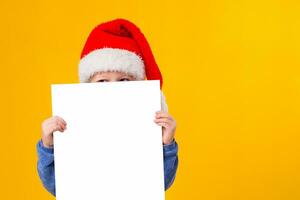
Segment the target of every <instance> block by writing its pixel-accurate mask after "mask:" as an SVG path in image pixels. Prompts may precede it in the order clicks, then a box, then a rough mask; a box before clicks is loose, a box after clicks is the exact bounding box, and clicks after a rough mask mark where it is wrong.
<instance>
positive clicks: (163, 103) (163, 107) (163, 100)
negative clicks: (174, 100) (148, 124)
mask: <svg viewBox="0 0 300 200" xmlns="http://www.w3.org/2000/svg"><path fill="white" fill-rule="evenodd" d="M160 94H161V110H162V111H164V112H168V105H167V102H166V97H165V95H164V93H163V92H162V91H161V92H160Z"/></svg>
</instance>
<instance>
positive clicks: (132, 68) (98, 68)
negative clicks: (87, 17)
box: [37, 19, 178, 196]
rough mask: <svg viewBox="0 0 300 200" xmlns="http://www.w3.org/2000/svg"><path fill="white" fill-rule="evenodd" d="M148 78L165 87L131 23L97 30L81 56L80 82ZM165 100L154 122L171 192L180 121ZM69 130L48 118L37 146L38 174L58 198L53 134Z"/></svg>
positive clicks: (120, 22)
mask: <svg viewBox="0 0 300 200" xmlns="http://www.w3.org/2000/svg"><path fill="white" fill-rule="evenodd" d="M145 78H147V79H148V80H160V84H161V85H160V86H161V87H162V83H163V82H162V76H161V73H160V71H159V68H158V66H157V64H156V62H155V60H154V57H153V55H152V52H151V49H150V46H149V44H148V42H147V41H146V39H145V37H144V35H143V34H142V33H141V32H140V30H139V28H138V27H136V26H135V25H134V24H133V23H131V22H129V21H127V20H124V19H116V20H113V21H109V22H106V23H102V24H100V25H98V26H97V27H96V28H94V30H93V31H92V32H91V33H90V35H89V37H88V39H87V41H86V44H85V46H84V48H83V51H82V54H81V59H80V63H79V79H80V82H110V81H134V80H145ZM161 97H162V111H157V112H156V113H153V115H154V114H155V119H154V122H155V123H156V124H157V125H159V126H162V143H163V144H162V145H163V154H164V179H165V190H167V189H168V188H169V187H170V186H171V185H172V183H173V182H174V179H175V175H176V171H177V166H178V155H177V152H178V146H177V143H176V141H175V139H174V134H175V129H176V122H175V120H174V119H173V118H172V117H171V116H170V115H169V114H168V112H167V104H166V102H165V98H164V95H163V93H162V92H161ZM66 128H67V122H65V121H64V119H62V118H61V117H59V116H53V117H50V118H48V119H46V120H45V121H44V122H43V123H42V139H41V140H39V141H38V143H37V151H38V165H37V168H38V174H39V177H40V179H41V181H42V183H43V185H44V187H45V188H46V189H47V190H48V191H49V192H50V193H51V194H53V195H54V196H55V175H54V174H55V173H54V155H53V132H54V131H60V132H64V130H65V129H66ZM141 142H145V141H141ZM146 173H147V172H146ZM75 178H76V177H75ZM74 180H76V179H74Z"/></svg>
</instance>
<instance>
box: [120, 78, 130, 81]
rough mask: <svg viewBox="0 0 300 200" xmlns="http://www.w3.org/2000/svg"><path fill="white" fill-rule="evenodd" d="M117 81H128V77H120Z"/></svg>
mask: <svg viewBox="0 0 300 200" xmlns="http://www.w3.org/2000/svg"><path fill="white" fill-rule="evenodd" d="M119 81H130V80H129V78H121V79H120V80H119Z"/></svg>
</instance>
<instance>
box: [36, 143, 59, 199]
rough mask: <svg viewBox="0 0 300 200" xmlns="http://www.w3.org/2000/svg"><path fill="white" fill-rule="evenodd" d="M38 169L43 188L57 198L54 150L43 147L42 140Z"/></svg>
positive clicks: (38, 151)
mask: <svg viewBox="0 0 300 200" xmlns="http://www.w3.org/2000/svg"><path fill="white" fill-rule="evenodd" d="M36 147H37V153H38V163H37V169H38V174H39V177H40V179H41V181H42V183H43V186H44V187H45V188H46V189H47V190H48V191H49V192H50V193H51V194H52V195H54V196H55V175H54V153H53V152H54V150H53V148H46V147H44V146H43V143H42V140H39V141H38V143H37V145H36Z"/></svg>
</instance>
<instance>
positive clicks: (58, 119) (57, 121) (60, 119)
mask: <svg viewBox="0 0 300 200" xmlns="http://www.w3.org/2000/svg"><path fill="white" fill-rule="evenodd" d="M55 123H58V124H62V125H63V126H64V127H65V126H66V125H67V124H66V123H65V122H64V120H63V119H62V118H57V119H56V120H55Z"/></svg>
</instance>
